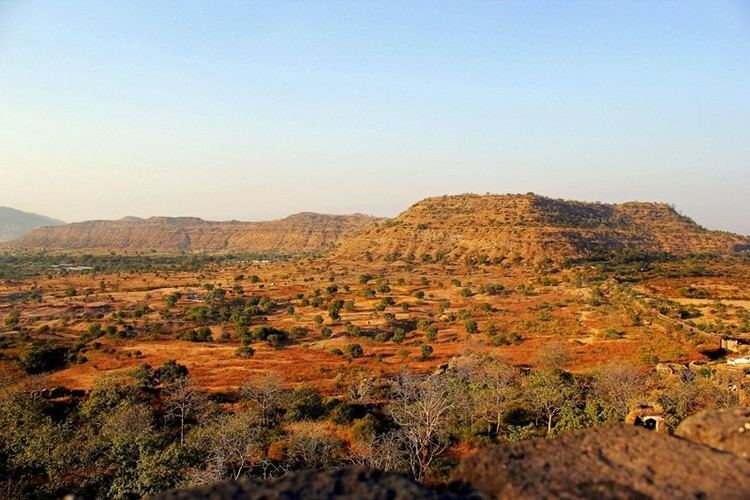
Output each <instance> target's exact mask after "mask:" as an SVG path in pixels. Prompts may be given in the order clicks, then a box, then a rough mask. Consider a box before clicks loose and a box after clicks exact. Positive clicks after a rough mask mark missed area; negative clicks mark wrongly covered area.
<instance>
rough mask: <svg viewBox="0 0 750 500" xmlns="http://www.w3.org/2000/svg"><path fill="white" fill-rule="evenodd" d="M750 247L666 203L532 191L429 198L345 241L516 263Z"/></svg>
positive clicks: (354, 249) (352, 252)
mask: <svg viewBox="0 0 750 500" xmlns="http://www.w3.org/2000/svg"><path fill="white" fill-rule="evenodd" d="M748 249H750V241H748V239H747V238H744V237H742V236H738V235H734V234H730V233H724V232H719V231H708V230H706V229H704V228H702V227H700V226H699V225H698V224H696V223H695V222H693V221H692V220H690V219H689V218H687V217H685V216H683V215H681V214H679V213H678V212H677V211H675V210H674V208H672V207H671V206H669V205H667V204H665V203H641V202H631V203H622V204H615V205H610V204H604V203H587V202H579V201H569V200H555V199H551V198H546V197H543V196H537V195H534V194H523V195H484V196H479V195H458V196H442V197H434V198H427V199H425V200H422V201H420V202H418V203H416V204H415V205H413V206H411V207H410V208H409V209H408V210H406V211H405V212H403V213H402V214H401V215H399V216H398V217H396V218H395V219H393V220H390V221H387V222H385V223H382V224H379V225H378V226H377V227H372V228H370V229H369V230H367V231H364V232H363V233H361V234H360V235H358V236H357V237H355V238H352V239H350V240H347V241H345V242H343V243H342V245H341V248H340V249H339V250H338V254H339V255H340V256H342V257H347V258H362V257H367V258H375V259H399V258H406V259H408V258H412V257H413V258H414V259H416V260H439V259H446V260H448V261H457V260H461V259H467V258H468V259H473V260H476V261H479V262H503V261H505V262H515V261H516V260H517V259H523V260H525V261H529V262H539V261H543V260H547V259H551V260H553V261H562V260H565V259H573V260H577V259H588V258H595V257H603V256H607V255H610V254H612V253H615V252H621V251H636V252H645V253H662V252H663V253H671V254H675V255H684V254H689V253H703V252H714V253H720V254H731V253H735V252H740V251H744V250H748Z"/></svg>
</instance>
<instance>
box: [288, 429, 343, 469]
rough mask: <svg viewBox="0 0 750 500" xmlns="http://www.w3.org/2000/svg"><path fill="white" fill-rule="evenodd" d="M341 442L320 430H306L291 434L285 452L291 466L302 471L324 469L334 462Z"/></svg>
mask: <svg viewBox="0 0 750 500" xmlns="http://www.w3.org/2000/svg"><path fill="white" fill-rule="evenodd" d="M340 446H341V442H340V441H339V440H337V439H335V438H334V437H332V436H330V435H327V434H326V433H325V432H323V431H322V430H321V429H314V428H307V429H303V430H301V431H298V432H296V433H293V434H292V436H291V439H290V440H289V448H288V450H287V455H288V458H289V460H290V462H291V464H292V465H293V466H295V467H296V468H302V469H324V468H326V467H328V466H330V465H331V463H332V462H333V460H334V454H335V452H336V449H337V448H339V447H340Z"/></svg>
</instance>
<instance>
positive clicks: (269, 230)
mask: <svg viewBox="0 0 750 500" xmlns="http://www.w3.org/2000/svg"><path fill="white" fill-rule="evenodd" d="M376 220H377V219H375V218H373V217H370V216H366V215H361V214H354V215H327V214H316V213H300V214H295V215H291V216H289V217H286V218H285V219H280V220H275V221H264V222H239V221H226V222H214V221H206V220H203V219H199V218H195V217H151V218H148V219H138V218H136V217H127V218H124V219H120V220H116V221H106V220H100V221H87V222H78V223H73V224H66V225H63V226H56V227H45V228H40V229H37V230H35V231H33V232H31V233H29V234H28V235H26V236H23V237H21V238H19V239H17V240H14V241H12V242H10V243H9V246H12V247H14V248H36V249H39V248H44V249H64V250H126V251H150V250H157V251H165V252H170V251H185V252H220V251H246V252H280V253H290V254H291V253H302V252H316V251H321V250H325V249H329V248H332V247H333V246H334V245H335V244H336V243H337V242H338V241H339V240H341V239H342V238H345V237H348V236H351V235H353V234H355V233H357V232H358V231H361V230H363V229H364V228H365V227H367V226H368V225H369V224H372V223H373V222H374V221H376Z"/></svg>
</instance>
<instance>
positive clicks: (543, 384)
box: [525, 369, 577, 436]
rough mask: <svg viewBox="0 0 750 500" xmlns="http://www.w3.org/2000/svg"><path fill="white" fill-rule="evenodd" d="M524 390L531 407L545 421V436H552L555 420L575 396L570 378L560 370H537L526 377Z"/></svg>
mask: <svg viewBox="0 0 750 500" xmlns="http://www.w3.org/2000/svg"><path fill="white" fill-rule="evenodd" d="M525 389H526V391H525V395H526V398H527V399H528V401H529V403H530V404H531V407H532V408H533V409H534V411H536V412H537V415H539V416H540V417H542V418H544V420H545V421H546V424H547V436H552V428H553V423H554V421H555V418H556V417H557V416H558V415H559V414H560V412H561V411H562V410H563V408H565V406H566V404H568V403H569V402H570V400H571V399H573V398H574V397H575V396H576V393H577V391H576V389H575V385H574V381H573V380H572V377H571V376H570V374H568V373H565V372H563V371H562V370H552V369H541V370H537V371H535V372H533V373H532V374H531V375H529V376H528V377H527V379H526V387H525Z"/></svg>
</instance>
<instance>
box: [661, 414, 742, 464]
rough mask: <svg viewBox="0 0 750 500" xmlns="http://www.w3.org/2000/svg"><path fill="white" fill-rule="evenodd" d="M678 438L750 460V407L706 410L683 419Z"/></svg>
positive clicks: (678, 428) (676, 432)
mask: <svg viewBox="0 0 750 500" xmlns="http://www.w3.org/2000/svg"><path fill="white" fill-rule="evenodd" d="M675 435H677V436H679V437H681V438H684V439H689V440H691V441H696V442H698V443H703V444H705V445H708V446H710V447H712V448H716V449H717V450H722V451H728V452H730V453H734V454H735V455H737V456H740V457H742V458H745V459H748V460H750V408H742V407H736V408H728V409H726V410H718V411H702V412H700V413H697V414H695V415H693V416H691V417H688V418H686V419H685V420H683V421H682V423H681V424H680V425H679V426H678V427H677V429H676V430H675Z"/></svg>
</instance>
